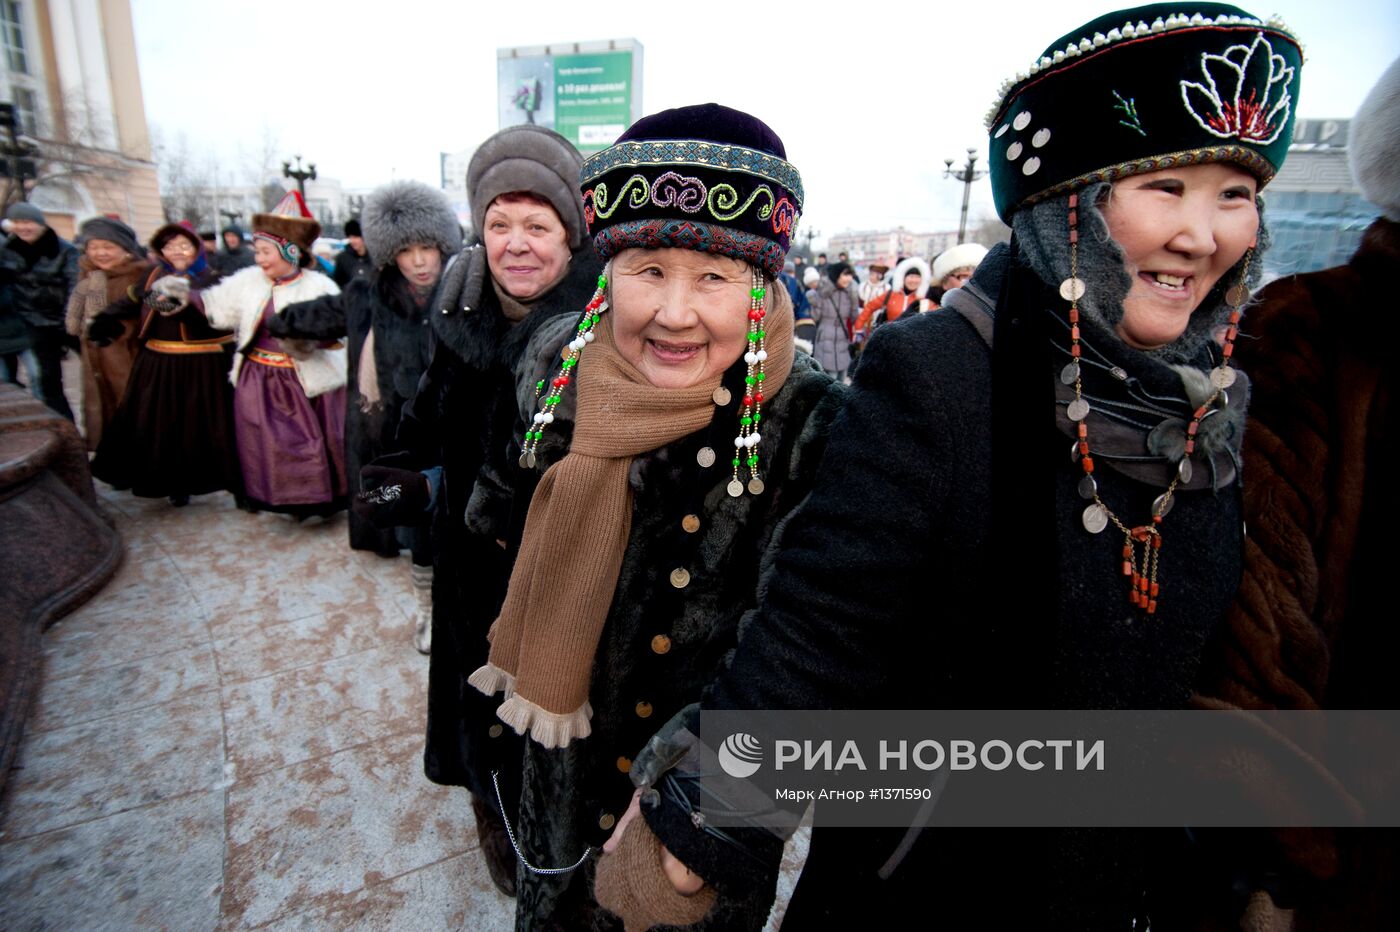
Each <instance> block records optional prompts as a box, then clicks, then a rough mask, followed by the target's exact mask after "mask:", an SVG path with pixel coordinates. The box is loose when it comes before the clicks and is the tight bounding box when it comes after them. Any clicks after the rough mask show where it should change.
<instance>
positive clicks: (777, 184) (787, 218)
mask: <svg viewBox="0 0 1400 932" xmlns="http://www.w3.org/2000/svg"><path fill="white" fill-rule="evenodd" d="M580 188H581V190H582V192H583V214H584V219H585V220H586V221H587V223H588V232H589V233H590V234H591V235H592V237H593V245H594V248H596V249H597V250H598V254H599V255H600V256H602V257H603V258H604V259H610V258H612V257H613V256H614V255H616V254H617V253H619V252H621V251H622V250H624V249H628V248H631V247H634V246H638V247H641V248H643V249H656V248H659V247H663V246H672V247H678V248H681V249H694V250H697V251H699V252H713V253H719V254H721V255H726V256H731V257H733V258H735V259H742V260H743V261H745V262H747V263H749V264H750V265H753V266H755V267H757V268H759V269H762V270H763V271H764V272H765V273H767V274H768V275H769V276H770V277H774V278H776V277H777V275H778V273H779V272H781V271H782V268H783V258H784V257H785V256H786V255H787V251H788V244H789V243H790V242H791V239H792V233H793V230H794V229H795V228H796V227H797V219H798V216H799V215H800V214H801V212H802V177H801V176H800V175H799V174H798V173H797V169H796V168H794V167H793V166H792V165H791V164H790V163H789V162H788V161H787V151H786V150H785V149H784V148H783V141H782V140H781V139H779V138H778V134H777V133H775V132H773V130H772V129H770V128H769V127H768V125H767V124H765V123H764V122H763V121H762V120H760V119H758V118H757V117H753V116H750V115H749V114H747V113H742V112H740V111H738V110H732V109H730V108H729V107H721V106H720V105H719V104H699V105H697V106H692V107H679V108H677V109H675V110H665V111H662V112H661V113H655V114H652V115H651V116H648V117H643V118H642V119H641V120H638V121H637V122H636V123H635V124H633V125H632V127H631V128H630V129H628V130H627V132H625V133H623V134H622V135H621V136H620V137H619V138H618V140H617V142H616V143H614V144H613V145H612V146H611V147H610V148H607V149H604V150H603V151H602V152H599V153H598V154H596V155H594V156H591V157H590V158H589V159H587V160H586V161H585V162H584V163H583V171H582V172H581V174H580Z"/></svg>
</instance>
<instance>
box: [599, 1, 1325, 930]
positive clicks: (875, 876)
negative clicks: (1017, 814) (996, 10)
mask: <svg viewBox="0 0 1400 932" xmlns="http://www.w3.org/2000/svg"><path fill="white" fill-rule="evenodd" d="M1301 59H1302V56H1301V52H1300V47H1299V45H1298V42H1297V40H1296V39H1294V38H1293V36H1292V35H1291V34H1290V33H1289V32H1288V31H1287V30H1286V29H1285V28H1284V27H1283V26H1282V25H1281V24H1280V23H1277V22H1273V21H1270V22H1265V21H1262V20H1259V19H1256V18H1254V17H1252V16H1250V15H1249V14H1248V13H1245V12H1244V11H1242V10H1239V9H1237V8H1234V7H1229V6H1225V5H1222V4H1211V3H1173V4H1163V5H1159V6H1154V7H1142V8H1137V9H1133V10H1125V11H1120V12H1117V13H1111V14H1108V15H1106V16H1103V17H1100V18H1098V19H1096V20H1094V21H1092V22H1090V23H1088V24H1086V25H1085V26H1083V27H1080V28H1079V29H1076V30H1074V31H1072V32H1071V33H1069V34H1068V35H1066V36H1064V37H1062V38H1060V39H1058V40H1056V41H1055V42H1054V43H1052V44H1051V45H1050V47H1049V48H1048V49H1046V51H1045V52H1044V54H1043V55H1042V56H1041V57H1039V58H1038V60H1036V62H1035V63H1034V66H1033V67H1032V69H1031V71H1030V73H1029V74H1028V75H1026V74H1023V75H1022V76H1021V77H1020V78H1019V79H1018V80H1016V81H1014V82H1010V83H1008V84H1007V85H1005V86H1004V87H1003V88H1002V90H1001V93H1000V95H999V98H998V100H997V102H996V104H995V106H994V107H993V108H992V110H991V112H990V113H989V115H988V122H987V126H988V131H989V133H990V141H991V165H992V184H993V190H994V193H995V196H996V201H997V205H998V209H999V210H1000V212H1001V215H1002V217H1003V218H1004V219H1005V220H1006V221H1007V222H1008V223H1009V224H1010V225H1011V227H1012V229H1013V236H1012V240H1011V243H1010V244H1009V245H999V246H997V247H995V248H994V249H992V251H991V252H990V253H989V255H988V256H987V257H986V259H985V260H983V262H982V263H981V264H980V265H979V266H978V268H977V270H976V272H975V274H974V275H973V277H972V279H971V280H970V281H969V282H968V283H967V284H966V285H965V286H963V287H962V288H960V289H957V290H956V291H953V292H951V293H950V294H949V295H948V296H947V298H946V301H945V305H944V309H943V311H942V312H941V313H936V314H922V315H918V316H917V317H915V318H913V319H912V320H909V321H907V322H906V323H903V324H900V325H898V326H897V327H893V328H888V329H886V330H885V331H883V332H881V333H879V334H876V336H875V337H874V338H873V339H872V340H871V341H870V343H869V344H868V345H867V347H866V349H865V352H864V355H863V358H862V361H861V364H860V366H859V367H857V370H856V376H855V383H854V386H853V390H852V393H851V398H850V401H849V403H848V406H847V409H846V412H845V414H844V415H843V416H842V417H841V418H840V419H839V420H838V421H837V423H836V425H835V426H834V427H833V429H832V434H831V438H830V442H829V445H828V450H827V456H826V459H825V461H824V464H823V469H822V474H821V476H820V477H819V479H818V484H817V487H816V488H815V490H814V491H813V492H812V494H811V496H810V497H809V498H808V500H807V503H806V505H805V506H804V507H803V508H802V510H801V511H800V512H798V514H797V515H796V516H795V517H794V519H793V520H792V522H790V524H789V526H788V527H787V528H786V529H785V531H784V549H783V553H782V554H781V556H780V557H779V559H778V561H777V563H776V565H775V567H774V571H773V574H772V575H771V577H770V578H769V579H768V580H767V582H766V586H765V589H764V597H763V599H762V602H761V604H760V606H759V608H758V610H757V611H756V612H755V613H753V615H752V616H750V618H749V619H747V620H746V623H745V627H744V637H743V639H742V640H741V642H740V644H739V645H738V648H737V649H736V651H735V652H734V654H733V656H732V659H731V660H730V662H729V663H728V664H727V665H726V666H725V667H724V668H723V669H722V670H721V671H720V673H719V676H718V678H717V679H716V680H715V681H714V682H713V683H711V684H710V686H709V687H708V689H707V691H706V693H705V699H704V707H705V708H706V709H784V708H819V709H820V708H875V709H891V708H970V709H981V708H1023V709H1034V708H1049V709H1061V708H1108V709H1174V708H1180V707H1181V706H1182V705H1183V704H1184V703H1185V702H1186V700H1187V698H1188V696H1189V694H1190V692H1191V688H1192V684H1193V681H1194V679H1195V676H1196V674H1197V671H1198V667H1199V664H1200V657H1201V651H1202V647H1203V644H1204V643H1205V641H1206V638H1207V636H1208V635H1209V634H1210V633H1211V631H1212V630H1213V629H1214V628H1215V627H1216V626H1217V624H1218V623H1219V622H1220V620H1221V619H1222V617H1223V615H1224V612H1225V610H1226V608H1227V606H1228V605H1229V604H1230V600H1231V597H1232V596H1233V594H1234V592H1235V589H1236V587H1237V586H1238V584H1239V580H1240V567H1241V544H1242V533H1243V531H1242V525H1241V510H1240V483H1239V476H1238V467H1237V460H1238V453H1237V448H1238V444H1239V440H1240V433H1241V427H1242V418H1243V409H1244V405H1245V402H1246V400H1247V396H1248V391H1247V384H1246V380H1245V377H1244V375H1243V374H1242V373H1240V372H1239V371H1238V370H1237V369H1236V368H1235V367H1234V366H1233V365H1232V364H1231V357H1232V354H1233V340H1234V338H1235V335H1236V332H1237V330H1236V328H1237V325H1238V322H1239V319H1240V314H1241V308H1242V306H1243V305H1244V304H1246V303H1247V301H1248V289H1249V287H1250V286H1251V285H1252V283H1253V282H1255V281H1256V279H1257V276H1258V270H1259V267H1260V262H1259V258H1258V253H1259V251H1260V250H1261V249H1262V248H1263V247H1264V246H1265V245H1266V244H1267V236H1266V235H1265V230H1264V228H1263V227H1262V226H1261V223H1260V214H1259V202H1258V201H1257V199H1256V195H1257V194H1258V191H1259V189H1260V188H1261V187H1262V186H1263V185H1264V184H1266V183H1267V182H1268V181H1269V179H1270V178H1272V177H1273V175H1274V173H1275V172H1276V171H1277V170H1278V167H1279V166H1280V165H1281V164H1282V162H1283V158H1284V155H1285V152H1286V151H1287V147H1288V143H1289V138H1290V134H1291V131H1292V123H1293V115H1294V110H1295V108H1296V106H1297V100H1298V86H1299V72H1300V68H1301ZM914 479H916V480H917V481H911V480H914ZM890 541H897V542H898V544H899V545H898V546H897V547H891V546H890ZM837 562H839V564H840V567H841V571H840V572H839V573H838V572H832V570H831V568H832V566H833V564H835V563H837ZM697 719H698V710H697V709H690V710H687V712H686V713H685V714H684V715H683V716H681V717H680V718H679V719H678V720H677V721H674V722H673V723H672V724H671V726H670V727H669V728H668V729H666V731H665V732H664V733H663V735H662V736H659V737H658V739H657V740H656V741H655V742H654V743H653V744H651V745H650V746H649V747H648V748H647V749H646V750H645V751H644V752H642V753H640V754H638V755H637V756H636V757H635V759H634V761H633V765H632V768H631V774H632V776H633V779H634V781H635V782H636V783H637V784H638V786H639V787H641V788H644V789H645V790H646V791H648V792H646V793H644V799H645V801H646V803H647V805H643V806H641V807H640V812H641V814H642V816H643V818H641V819H633V820H632V821H631V822H630V823H629V824H628V827H627V829H626V831H624V832H623V833H622V835H621V838H620V839H619V841H618V842H617V843H616V845H617V847H616V854H615V855H608V856H606V857H605V858H604V860H603V862H602V864H600V866H599V868H598V878H599V881H598V882H599V892H600V898H601V899H603V900H604V902H605V903H607V904H609V905H615V906H616V908H617V909H618V910H619V911H622V912H624V914H625V915H626V916H627V917H628V919H629V922H630V923H632V924H634V925H635V928H639V929H640V928H644V927H646V926H647V925H649V924H651V923H653V922H664V921H674V920H673V918H672V916H670V915H661V914H658V913H656V912H654V911H648V908H647V906H648V904H649V903H651V902H652V894H653V892H654V891H655V889H656V882H655V877H656V876H657V874H658V873H659V871H658V870H657V867H658V859H657V856H656V851H657V848H656V845H657V844H658V843H657V841H656V840H655V839H654V838H652V835H653V833H654V834H655V836H657V837H659V839H660V843H661V844H662V845H664V850H666V851H668V852H669V853H670V854H669V856H670V857H673V858H675V859H676V861H675V862H674V863H672V862H669V861H668V862H667V864H669V865H671V866H672V868H673V869H672V871H671V874H672V875H673V876H674V877H675V878H676V880H678V881H679V882H680V885H681V886H682V887H684V888H685V889H686V890H691V889H693V888H694V887H696V886H698V885H699V880H698V879H695V878H686V877H685V876H684V873H683V871H682V872H677V871H676V870H674V866H675V864H676V863H678V864H680V865H684V866H685V867H686V868H689V869H690V870H693V871H694V872H695V875H697V876H698V878H703V880H704V881H705V882H706V883H707V884H709V885H712V886H714V887H715V888H716V889H717V890H718V891H719V892H720V893H721V894H729V895H733V894H735V893H738V892H740V891H744V890H748V889H752V888H753V887H754V886H755V885H766V884H771V883H772V882H773V874H774V872H775V871H776V866H777V860H778V852H779V851H780V850H781V845H780V843H779V840H778V839H777V838H776V837H774V836H772V835H767V836H765V835H764V832H763V830H762V829H753V830H750V831H749V832H747V833H743V832H739V831H738V830H731V831H728V832H726V831H722V830H719V829H715V828H714V827H713V824H710V825H708V826H707V830H706V831H699V830H697V827H696V824H695V823H694V822H692V820H691V818H690V816H689V811H690V810H692V809H693V808H694V806H695V805H696V804H697V803H698V801H699V797H698V795H697V794H698V789H697V783H696V781H695V780H694V779H692V778H693V777H694V776H695V775H696V774H697V773H699V772H700V771H701V769H702V766H703V765H702V761H703V760H704V759H705V758H704V754H703V753H702V751H703V748H701V747H699V746H698V742H697V741H695V740H693V738H691V737H688V736H690V735H693V734H696V733H698V726H697V724H696V721H697ZM682 725H684V726H686V730H681V726H682ZM711 759H713V758H711ZM677 761H679V763H676V762H677ZM652 790H656V791H657V792H650V791H652ZM706 802H707V804H710V805H713V804H714V800H706ZM653 803H654V805H653ZM717 834H719V835H728V838H727V839H726V840H727V841H728V842H729V843H728V844H726V843H725V841H724V840H719V839H717V837H716V835H717ZM735 845H738V846H739V847H741V848H747V849H749V850H752V851H754V852H756V853H762V854H764V855H766V857H767V859H768V864H769V865H770V868H769V870H766V871H765V870H762V869H756V868H755V867H754V862H753V861H752V860H751V859H749V858H744V857H736V856H735V850H736V849H735V847H734V846H735ZM1210 860H1211V859H1210V857H1209V856H1208V855H1207V854H1203V853H1202V852H1200V851H1199V850H1193V847H1192V842H1191V839H1190V837H1189V836H1188V835H1186V834H1185V833H1183V832H1167V831H1162V832H1155V833H1154V832H1150V831H1087V830H1063V831H1062V830H1049V829H1047V830H1035V831H1022V832H1017V833H1014V834H1013V833H1009V832H992V831H985V830H984V831H980V832H978V831H970V830H967V831H963V830H959V831H954V830H949V829H942V830H926V831H922V832H920V831H919V830H917V829H911V830H909V831H908V832H905V831H904V830H902V829H899V830H891V831H885V830H863V831H853V830H844V831H842V832H832V831H831V830H829V829H823V828H821V827H818V828H817V829H815V830H814V831H813V835H812V842H811V849H810V855H809V859H808V861H807V864H806V867H805V869H804V871H803V874H802V878H801V880H800V881H799V883H798V887H797V889H796V891H795V893H794V895H793V898H792V901H791V903H790V905H789V908H788V911H787V913H786V915H785V918H784V922H783V927H784V929H829V928H857V927H869V928H911V927H921V926H924V925H927V924H929V923H930V922H937V924H938V925H939V926H940V927H947V928H950V929H952V928H957V929H964V928H986V927H988V926H989V924H990V925H1005V924H1008V923H1011V922H1014V923H1016V924H1018V925H1028V926H1034V927H1036V928H1047V929H1076V930H1082V929H1128V928H1134V927H1137V928H1143V927H1145V926H1146V924H1147V922H1149V921H1150V922H1151V923H1152V924H1153V926H1154V927H1157V926H1159V925H1160V926H1164V927H1175V926H1174V925H1173V924H1172V923H1173V920H1174V919H1179V918H1180V917H1181V914H1182V913H1184V912H1189V911H1191V910H1192V909H1194V908H1196V907H1197V906H1199V905H1200V903H1201V902H1202V900H1203V899H1204V894H1202V893H1201V892H1200V891H1199V890H1196V889H1193V888H1191V887H1188V886H1178V884H1181V883H1183V881H1182V879H1181V878H1183V877H1185V876H1186V875H1188V874H1191V873H1193V872H1199V875H1198V879H1201V878H1208V879H1207V880H1206V882H1210V881H1212V880H1216V879H1219V878H1212V877H1210V870H1211V869H1212V865H1211V864H1210V863H1209V862H1210ZM638 865H649V867H650V869H649V870H641V869H640V868H639V867H638ZM1220 889H1221V891H1222V892H1224V891H1228V890H1229V880H1228V879H1220ZM605 891H606V895H604V892H605ZM1225 895H1228V893H1226V894H1225ZM1003 912H1005V913H1006V915H1005V918H1004V920H1003V919H999V918H998V919H990V920H989V917H992V916H1000V915H1001V914H1002V913H1003ZM632 927H633V925H629V928H632Z"/></svg>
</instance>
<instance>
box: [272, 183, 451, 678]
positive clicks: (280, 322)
mask: <svg viewBox="0 0 1400 932" xmlns="http://www.w3.org/2000/svg"><path fill="white" fill-rule="evenodd" d="M363 224H364V225H363V228H361V227H360V226H359V225H358V224H357V225H356V227H355V229H356V230H357V231H358V230H361V229H363V233H364V242H365V245H366V247H367V249H368V255H369V260H370V262H371V263H372V267H373V272H372V273H371V275H369V276H368V277H366V276H352V277H351V278H350V279H349V280H348V284H347V287H346V289H345V291H343V292H341V293H340V294H327V295H322V296H321V297H319V298H316V299H314V300H312V301H305V302H301V303H298V304H293V305H289V306H288V307H286V308H285V309H283V311H282V313H280V314H278V315H277V316H276V317H274V318H272V319H271V320H269V321H268V324H267V329H268V332H269V333H271V334H272V335H273V336H275V337H278V338H281V339H311V340H321V341H326V340H340V339H346V338H348V340H349V370H348V371H349V386H348V391H347V392H346V410H345V462H346V468H347V469H348V474H349V475H350V477H351V478H352V481H353V482H354V483H355V484H358V482H359V477H360V468H361V466H362V465H364V464H366V463H369V462H370V461H371V460H373V459H375V458H376V457H379V456H382V455H384V454H385V453H388V452H390V451H391V450H392V449H393V441H394V434H395V432H396V431H397V430H398V426H399V411H400V410H401V409H402V408H403V406H404V404H405V403H406V402H407V401H408V400H409V399H411V398H412V397H413V394H414V392H415V391H416V390H417V387H418V380H419V379H420V378H421V377H422V375H423V373H424V371H425V370H426V369H427V368H428V362H429V360H430V350H429V342H430V341H429V327H428V319H429V317H430V316H431V315H430V311H431V310H432V299H433V295H434V294H435V292H436V291H437V286H438V282H439V281H440V280H441V278H442V270H443V267H444V266H445V265H446V264H447V260H448V259H449V258H450V257H452V256H455V255H456V254H457V252H458V251H459V250H460V249H461V248H462V230H461V227H460V226H459V225H458V223H457V217H456V215H455V214H454V213H453V212H452V207H451V205H450V204H448V202H447V197H446V196H445V195H444V194H443V193H442V192H441V191H438V190H436V189H434V188H430V187H428V186H427V185H425V184H423V183H421V182H418V181H395V182H392V183H390V184H387V185H385V186H383V187H381V188H378V189H377V190H375V191H374V192H373V193H372V194H370V196H369V199H368V200H367V201H366V203H365V210H364V218H363ZM361 512H362V510H361V509H356V510H354V511H352V512H351V514H350V522H349V529H350V546H351V547H352V548H354V549H356V550H372V551H375V552H376V553H378V554H379V555H380V556H384V557H396V556H398V554H399V550H400V549H401V548H403V547H407V548H408V549H409V550H411V551H412V555H413V559H412V570H411V572H412V580H413V587H414V593H415V596H416V599H417V603H418V604H417V616H416V618H415V619H414V621H415V624H414V645H415V646H416V647H417V648H418V650H419V651H420V652H422V653H424V654H426V653H428V652H429V650H430V645H431V629H430V624H431V621H432V588H433V562H432V550H431V546H430V543H429V540H428V528H427V527H426V526H419V527H403V528H392V527H390V528H378V527H375V525H374V523H373V521H372V519H371V518H370V516H368V515H365V514H362V513H361Z"/></svg>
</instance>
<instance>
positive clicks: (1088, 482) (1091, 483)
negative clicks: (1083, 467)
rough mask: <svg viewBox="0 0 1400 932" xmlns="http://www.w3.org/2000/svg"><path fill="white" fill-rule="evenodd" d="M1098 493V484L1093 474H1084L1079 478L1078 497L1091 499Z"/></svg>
mask: <svg viewBox="0 0 1400 932" xmlns="http://www.w3.org/2000/svg"><path fill="white" fill-rule="evenodd" d="M1098 494H1099V484H1098V482H1097V481H1096V480H1095V479H1094V477H1093V476H1085V477H1084V478H1083V479H1080V480H1079V497H1080V498H1087V499H1089V500H1091V501H1092V500H1093V498H1094V496H1095V495H1098Z"/></svg>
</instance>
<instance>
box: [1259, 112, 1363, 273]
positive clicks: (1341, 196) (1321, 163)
mask: <svg viewBox="0 0 1400 932" xmlns="http://www.w3.org/2000/svg"><path fill="white" fill-rule="evenodd" d="M1350 126H1351V121H1349V120H1299V121H1298V122H1297V126H1296V128H1295V130H1294V134H1293V146H1292V148H1290V149H1289V152H1288V161H1287V162H1285V163H1284V165H1283V169H1282V171H1280V172H1279V173H1278V175H1277V176H1276V177H1275V178H1274V180H1273V181H1271V182H1270V183H1269V186H1268V187H1267V188H1265V189H1264V195H1263V196H1264V202H1265V211H1264V219H1265V223H1267V224H1268V228H1269V232H1270V234H1271V235H1272V237H1273V247H1272V248H1271V249H1270V250H1269V252H1268V253H1266V254H1265V264H1264V273H1265V277H1266V278H1269V279H1273V278H1278V277H1280V276H1283V275H1293V274H1296V273H1301V272H1316V271H1318V270H1319V269H1327V268H1331V267H1333V266H1336V265H1342V264H1344V263H1345V262H1346V261H1347V260H1348V259H1350V258H1351V256H1352V253H1354V252H1356V248H1357V247H1358V246H1359V245H1360V244H1361V234H1362V233H1364V232H1365V230H1366V227H1368V226H1370V224H1371V221H1372V220H1375V219H1376V217H1378V216H1379V215H1380V209H1379V208H1378V207H1376V206H1375V205H1374V204H1372V203H1370V202H1369V201H1367V200H1366V199H1365V198H1364V197H1362V196H1361V189H1360V188H1358V187H1357V186H1356V182H1355V180H1353V179H1352V177H1351V168H1350V165H1349V164H1348V162H1347V148H1346V142H1347V136H1348V133H1349V130H1350Z"/></svg>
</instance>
